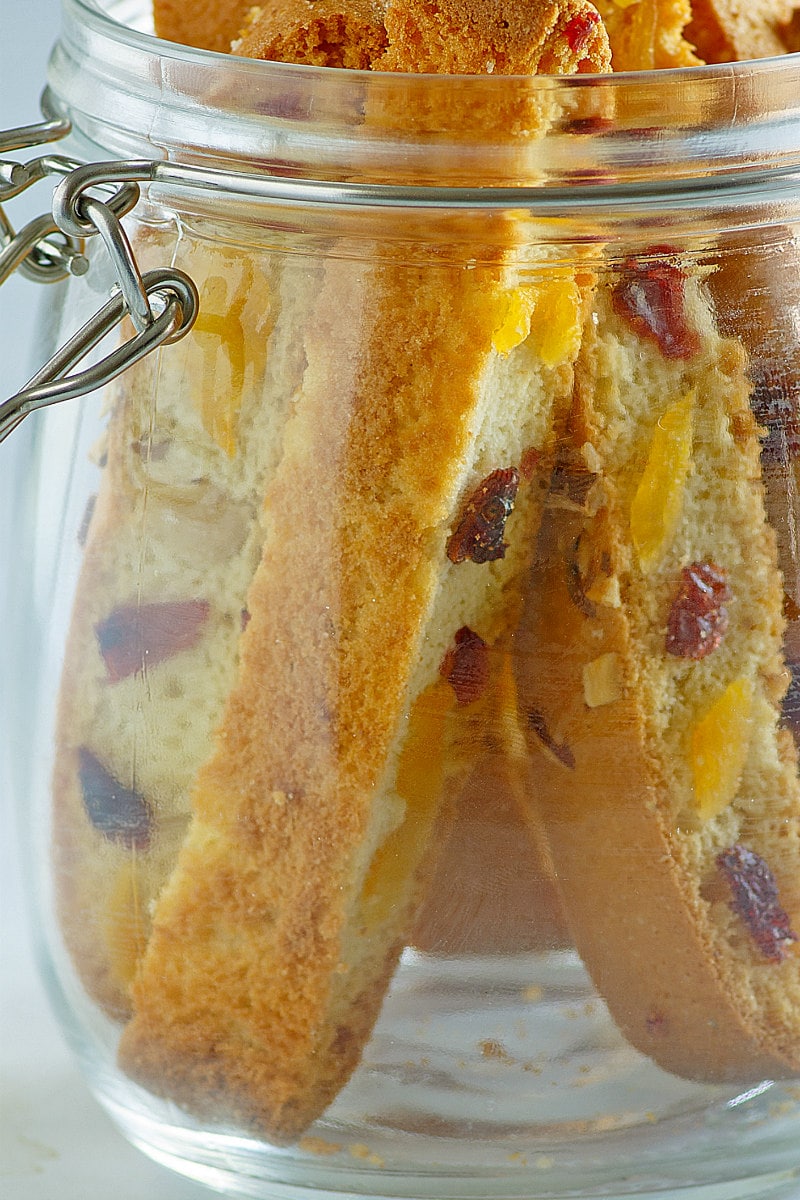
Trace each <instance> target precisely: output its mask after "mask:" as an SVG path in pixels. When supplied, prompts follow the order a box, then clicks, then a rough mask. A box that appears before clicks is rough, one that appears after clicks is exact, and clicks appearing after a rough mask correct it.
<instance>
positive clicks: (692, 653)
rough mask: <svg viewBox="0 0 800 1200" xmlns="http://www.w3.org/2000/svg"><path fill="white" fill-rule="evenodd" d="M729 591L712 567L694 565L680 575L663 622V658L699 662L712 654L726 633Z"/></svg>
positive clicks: (697, 563)
mask: <svg viewBox="0 0 800 1200" xmlns="http://www.w3.org/2000/svg"><path fill="white" fill-rule="evenodd" d="M730 599H731V591H730V588H729V587H728V583H727V580H726V578H725V572H724V571H722V570H721V569H720V568H719V567H716V566H714V564H713V563H705V562H695V563H692V565H691V566H690V567H684V568H683V570H682V571H681V582H680V586H679V588H678V591H677V594H676V595H675V598H674V599H673V601H672V606H671V608H670V610H669V617H668V618H667V637H666V650H667V654H673V655H675V656H676V657H677V658H692V659H695V660H696V661H699V660H700V659H701V658H705V657H706V655H708V654H710V653H711V652H712V650H716V648H717V646H718V645H719V644H720V642H721V641H722V639H723V637H724V636H725V634H726V633H727V632H728V624H729V621H728V610H727V608H726V607H725V605H726V604H728V603H729V602H730Z"/></svg>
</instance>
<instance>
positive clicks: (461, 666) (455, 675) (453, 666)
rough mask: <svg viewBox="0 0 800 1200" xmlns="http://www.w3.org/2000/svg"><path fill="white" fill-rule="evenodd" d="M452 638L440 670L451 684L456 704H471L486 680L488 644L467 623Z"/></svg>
mask: <svg viewBox="0 0 800 1200" xmlns="http://www.w3.org/2000/svg"><path fill="white" fill-rule="evenodd" d="M453 641H454V644H453V645H452V646H451V647H450V649H449V650H448V651H447V653H446V654H445V656H444V658H443V659H442V664H441V666H440V667H439V673H440V674H441V675H442V676H443V677H444V678H445V679H446V680H447V682H448V683H449V684H450V686H451V687H452V689H453V691H454V692H455V694H456V700H457V701H458V703H459V704H472V703H473V702H474V701H475V700H479V699H480V697H481V696H482V695H483V693H484V692H485V690H486V687H487V684H488V683H489V653H488V648H487V646H486V642H484V640H483V638H482V637H479V636H478V634H477V633H474V632H473V630H471V629H470V628H469V626H468V625H462V626H461V628H460V629H459V630H458V632H457V633H456V635H455V638H454V640H453Z"/></svg>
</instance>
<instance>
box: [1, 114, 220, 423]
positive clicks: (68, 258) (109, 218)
mask: <svg viewBox="0 0 800 1200" xmlns="http://www.w3.org/2000/svg"><path fill="white" fill-rule="evenodd" d="M42 112H43V114H44V116H45V118H46V120H45V121H44V122H43V123H42V124H40V125H30V126H25V127H24V128H21V129H12V130H9V131H8V132H7V133H5V134H3V133H0V153H3V152H5V151H8V150H19V149H23V148H25V147H26V146H33V145H40V144H41V143H42V142H46V141H50V140H53V139H55V138H60V137H63V136H64V135H65V133H67V132H68V131H69V122H68V121H66V120H65V119H64V118H63V117H59V116H58V114H57V111H56V108H55V105H54V103H53V100H52V98H51V97H50V96H49V94H48V93H47V92H45V94H44V96H43V97H42ZM154 166H155V164H153V163H150V162H148V161H146V160H138V159H137V160H129V161H121V162H110V163H91V164H80V163H76V162H74V161H72V160H70V159H66V158H63V157H61V156H58V155H45V156H43V157H41V158H37V159H34V160H33V161H32V162H29V163H18V162H15V161H14V160H9V159H2V158H0V283H2V282H3V280H4V279H6V278H7V277H8V275H10V274H11V272H12V271H14V270H15V269H17V268H19V269H20V270H21V271H22V272H23V273H24V274H26V275H27V276H28V277H29V278H33V279H36V280H38V281H39V282H45V283H46V282H53V281H54V280H56V279H62V278H64V276H65V274H67V273H71V274H74V275H80V274H83V273H84V272H85V271H86V270H87V269H88V260H87V259H86V258H85V256H84V254H83V243H84V241H85V240H86V239H87V238H90V237H93V236H94V235H95V234H99V235H100V238H101V240H102V242H103V243H104V245H105V248H106V250H107V252H108V254H109V256H110V258H111V261H112V263H113V266H114V270H115V274H116V277H117V283H118V286H119V292H118V294H116V295H114V296H112V298H111V299H110V300H109V301H108V302H107V303H106V304H105V305H104V306H103V308H102V309H100V311H99V312H97V313H96V314H95V315H94V317H92V318H91V319H90V320H89V321H87V322H86V324H85V325H84V326H83V327H82V328H81V329H79V330H78V332H77V333H76V334H75V335H74V336H73V337H72V338H71V339H70V340H69V342H68V343H67V344H66V345H65V346H63V347H62V348H61V349H60V350H59V351H58V352H57V353H56V354H54V355H53V357H52V358H51V359H50V361H49V362H47V363H46V364H45V366H44V367H42V368H41V370H39V371H37V373H36V374H35V375H34V377H33V378H32V379H31V380H29V381H28V383H27V384H26V385H25V387H24V388H23V389H22V391H20V392H18V393H17V394H16V395H15V396H12V397H11V398H10V399H9V400H7V401H6V402H5V403H2V404H0V442H1V441H3V440H4V438H6V437H7V436H8V434H9V433H10V432H11V431H12V430H13V429H15V428H16V427H17V425H18V424H19V423H20V421H21V420H22V419H23V418H24V417H25V416H26V415H27V414H28V413H29V412H32V411H34V410H35V409H37V408H42V407H45V406H46V405H50V404H55V403H57V402H58V401H61V400H66V399H69V398H72V397H75V396H81V395H85V394H86V393H87V392H90V391H94V390H95V389H96V388H98V387H101V386H103V385H104V384H106V383H108V382H109V381H110V380H112V379H114V378H116V376H117V375H119V374H121V372H122V371H124V370H126V369H127V368H128V367H130V366H132V365H133V364H134V363H135V362H138V361H139V360H140V359H141V358H143V357H144V356H145V355H146V354H149V353H150V352H151V350H154V349H156V348H157V347H158V346H161V345H162V344H165V343H170V342H174V341H178V340H179V339H180V338H182V337H183V336H184V335H185V334H186V333H188V331H189V329H190V328H191V327H192V325H193V324H194V321H195V318H196V316H197V311H198V307H199V300H198V295H197V289H196V288H195V286H194V283H193V282H192V280H191V279H190V278H189V277H188V276H187V275H185V274H184V273H183V272H182V271H179V270H177V269H175V268H165V269H162V270H157V271H149V272H147V273H146V274H145V275H144V276H143V275H142V274H141V272H140V271H139V268H138V266H137V263H136V259H135V256H134V254H133V250H132V248H131V245H130V242H129V241H128V237H127V235H126V233H125V230H124V229H123V227H122V224H121V218H122V217H123V216H125V214H126V213H128V212H130V211H131V209H132V208H134V206H135V205H136V203H137V201H138V199H139V186H138V182H137V181H143V180H148V179H151V178H152V177H153V172H154ZM50 176H63V178H62V179H61V182H60V183H59V184H58V186H57V187H56V190H55V193H54V195H53V205H52V215H50V214H46V215H43V216H42V217H37V218H35V219H34V220H33V221H30V222H29V223H28V224H27V225H26V226H25V227H24V228H23V229H22V230H20V231H19V232H18V233H17V232H15V230H14V228H13V226H12V225H11V222H10V221H9V219H8V217H7V215H6V214H5V212H4V211H3V208H2V204H3V203H4V202H6V201H7V200H9V199H11V198H13V197H14V196H17V195H18V194H19V193H20V192H22V191H24V190H25V189H26V188H28V187H30V186H32V184H34V183H36V182H38V181H39V180H40V179H44V178H46V177H50ZM126 316H128V317H130V320H131V322H132V324H133V327H134V334H133V336H132V337H131V338H129V339H128V340H127V341H126V342H123V343H122V344H120V345H119V346H117V347H116V349H114V350H112V351H111V352H110V353H109V354H107V355H106V356H105V357H104V358H102V359H101V360H100V362H98V363H96V364H94V365H93V366H91V367H88V368H85V369H83V370H81V371H79V372H74V368H75V367H76V366H77V365H78V364H79V363H80V362H81V361H82V360H83V359H84V358H85V357H86V356H87V355H88V354H89V353H90V352H91V351H92V350H94V348H95V347H96V346H97V345H98V344H99V343H100V342H101V341H102V339H103V338H104V337H105V336H106V335H107V334H109V333H111V332H112V331H113V330H114V329H115V328H116V327H117V326H118V325H119V324H120V323H121V322H122V320H123V318H124V317H126Z"/></svg>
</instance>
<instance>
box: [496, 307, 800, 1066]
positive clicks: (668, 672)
mask: <svg viewBox="0 0 800 1200" xmlns="http://www.w3.org/2000/svg"><path fill="white" fill-rule="evenodd" d="M609 301H610V297H609V295H608V294H607V293H606V294H605V295H601V296H600V299H599V301H598V313H599V325H598V329H597V332H596V335H594V336H593V337H591V338H589V339H588V340H587V342H586V343H585V346H584V351H583V356H582V367H581V372H582V385H581V387H580V390H579V407H578V409H577V411H576V427H575V443H576V445H577V446H578V447H582V448H583V453H584V456H585V455H587V454H588V458H589V460H590V461H591V463H592V464H593V469H594V470H595V471H597V472H598V481H597V491H596V493H595V497H594V503H593V506H592V509H591V511H587V512H586V513H584V514H582V515H581V514H573V515H571V516H568V517H566V516H564V515H562V516H561V517H559V516H558V514H556V513H553V514H552V515H551V516H550V517H549V518H548V521H547V523H546V526H545V528H544V529H543V534H542V543H541V549H540V561H539V564H538V567H537V570H536V571H535V573H534V577H533V581H532V585H531V592H530V606H529V610H528V613H527V616H526V620H525V622H524V624H523V630H522V631H521V633H520V635H519V639H518V645H517V650H518V661H519V664H520V691H521V695H522V700H523V705H524V707H525V708H529V709H533V710H535V711H539V712H541V713H542V714H544V716H545V719H546V721H547V722H548V724H549V727H550V732H551V734H552V736H553V737H554V738H556V739H557V740H558V741H559V742H562V743H563V744H567V745H569V747H570V750H571V756H572V765H570V764H569V763H554V762H553V761H551V760H549V759H546V760H540V765H539V768H538V771H537V774H538V778H539V783H540V787H539V789H538V790H537V793H536V796H535V800H536V802H537V803H538V805H539V808H540V812H541V815H542V819H543V822H544V825H545V829H546V833H547V837H548V840H549V843H550V846H551V850H552V853H553V859H554V863H555V870H556V874H557V877H558V879H559V884H560V887H561V890H562V895H563V897H564V903H565V908H566V913H567V918H568V920H569V921H570V923H571V925H572V928H573V933H574V935H575V939H576V945H577V947H578V950H579V952H580V953H581V955H582V957H583V959H584V962H585V963H586V965H587V967H588V969H589V970H590V972H591V973H592V975H593V977H594V979H595V982H596V984H597V987H598V989H599V991H600V992H601V994H602V995H603V996H604V997H605V999H606V1000H607V1002H608V1004H609V1007H610V1009H611V1012H612V1015H613V1016H614V1018H615V1020H616V1021H617V1023H618V1025H619V1026H620V1028H621V1030H622V1032H623V1033H624V1034H625V1036H626V1037H627V1038H628V1039H629V1040H630V1041H631V1043H632V1044H633V1045H634V1046H636V1047H637V1048H638V1049H640V1050H642V1051H643V1052H644V1053H646V1054H649V1055H651V1056H652V1057H653V1058H654V1059H655V1060H656V1061H657V1062H658V1063H659V1064H660V1065H661V1066H662V1067H664V1068H665V1069H667V1070H670V1071H673V1072H675V1073H677V1074H680V1075H685V1076H687V1077H690V1078H695V1079H704V1080H730V1081H736V1082H744V1081H751V1080H756V1079H760V1078H764V1077H766V1076H773V1077H774V1076H785V1075H792V1074H796V1073H797V1072H798V1071H800V1036H798V1035H799V1034H800V1030H798V1022H797V1011H798V1007H800V981H799V980H798V973H799V972H800V957H799V956H798V955H797V953H796V950H795V949H794V946H793V944H792V943H789V942H786V943H785V944H784V943H781V945H780V946H779V947H777V946H776V947H774V948H773V949H775V950H776V956H777V957H778V958H780V957H781V956H782V955H784V956H785V957H784V958H783V961H772V960H771V959H769V958H767V957H765V954H764V953H763V952H762V950H761V949H760V948H759V945H758V943H757V940H756V936H755V932H754V930H753V929H749V928H748V926H747V925H746V923H745V921H744V920H743V918H742V916H741V915H739V914H738V913H736V912H734V911H733V909H732V907H731V903H732V893H731V890H730V887H729V885H728V882H727V881H726V878H725V875H724V872H723V871H722V870H721V868H720V865H719V860H718V856H719V855H720V854H721V853H723V852H725V851H727V850H729V849H730V848H731V846H732V845H734V844H742V845H745V846H746V847H747V848H748V849H749V850H751V851H753V852H754V853H755V854H757V855H759V856H760V858H762V859H763V860H764V861H765V862H766V863H767V865H768V867H769V868H770V870H771V871H772V873H773V875H774V877H775V880H776V881H777V886H778V891H779V896H780V900H781V903H782V905H783V906H784V908H785V909H786V911H787V913H788V915H789V919H790V920H791V922H792V924H793V927H794V929H797V925H798V916H799V915H800V892H799V891H798V887H797V875H798V871H797V864H798V861H800V822H798V813H800V797H799V796H798V783H797V777H796V769H797V768H796V755H795V753H794V750H793V748H792V747H791V745H790V741H789V739H788V738H787V737H786V735H785V734H783V733H781V732H780V731H779V730H778V727H777V726H778V712H777V711H776V707H775V705H776V702H779V698H780V691H781V688H780V685H779V684H778V679H779V677H780V674H781V671H782V664H781V656H780V643H781V634H782V620H781V615H780V614H781V596H782V588H781V581H780V576H779V573H778V571H777V565H776V551H775V543H774V538H773V536H772V534H771V531H770V530H769V528H768V526H767V524H766V522H765V519H764V507H763V499H762V495H761V487H760V479H759V474H760V473H759V463H758V443H757V440H756V437H755V425H754V422H753V421H752V418H751V417H750V416H749V410H748V409H747V393H748V386H747V381H746V377H745V369H746V360H745V359H744V357H743V355H742V352H741V349H740V348H738V347H737V346H736V345H735V344H734V343H731V342H726V341H725V340H723V339H720V338H718V336H717V335H716V334H715V332H714V331H713V328H712V326H711V324H710V318H709V315H708V311H707V308H706V307H705V303H704V301H703V298H702V293H701V292H698V293H697V295H696V298H695V303H694V307H693V317H694V319H695V322H696V327H697V329H698V330H699V331H700V333H701V343H700V347H699V349H698V353H697V354H696V355H694V356H693V357H692V358H691V360H690V361H688V362H686V363H685V364H683V365H681V364H676V363H674V362H673V363H671V364H670V363H667V362H666V360H662V361H661V362H659V355H660V352H659V351H658V350H657V349H656V348H654V346H653V345H652V344H651V343H647V342H644V341H642V342H639V341H638V339H637V338H636V337H635V335H633V334H632V332H631V331H630V330H629V329H627V328H626V326H625V323H624V322H623V321H622V320H621V319H620V317H619V316H618V315H617V314H615V313H614V312H613V311H612V310H611V305H610V302H609ZM612 364H613V368H612ZM650 389H652V391H651V390H650ZM693 389H696V400H695V401H694V404H695V432H694V435H693V456H694V468H693V472H692V473H690V474H689V475H688V476H687V480H686V484H685V489H686V490H685V496H684V497H683V510H682V516H681V518H680V520H679V523H678V525H677V528H676V530H675V533H674V535H673V537H672V538H671V539H669V541H668V544H666V545H665V546H664V547H663V552H662V557H661V561H659V562H658V564H657V565H656V566H655V567H650V568H649V569H648V571H647V572H646V573H645V572H644V571H643V568H642V567H641V566H640V565H639V563H638V558H637V555H636V553H635V551H634V548H633V546H632V542H631V533H630V529H631V524H630V522H631V516H630V513H631V503H632V495H633V494H634V493H635V490H636V487H637V486H638V480H639V479H640V477H641V474H642V470H643V463H644V461H646V456H647V450H648V446H649V444H650V438H651V436H653V429H654V422H655V421H656V420H657V419H658V418H659V415H660V414H662V413H663V412H664V411H665V409H666V408H667V406H668V405H669V403H670V400H673V401H674V400H676V399H678V398H680V397H681V396H684V395H686V394H687V393H688V394H690V395H691V394H692V391H693ZM648 410H649V415H648ZM737 414H738V415H737ZM620 420H624V421H626V422H628V423H629V427H628V430H627V432H623V431H621V429H620V425H619V421H620ZM587 448H588V449H587ZM576 547H579V548H580V550H579V553H580V555H581V561H586V558H587V557H589V558H591V559H592V561H597V562H602V563H604V564H605V566H604V570H605V572H606V573H607V575H608V579H609V581H610V582H611V581H613V582H614V584H615V586H614V587H607V588H606V589H605V590H606V593H607V602H606V603H595V604H593V605H592V606H591V609H589V610H588V611H587V608H586V606H585V605H582V604H580V603H576V598H575V589H574V586H573V587H570V585H569V580H570V579H571V578H572V579H574V575H573V574H572V573H571V572H572V570H573V566H574V563H575V561H576V560H575V555H576V552H577V551H576ZM695 560H706V561H709V560H712V561H715V562H716V563H717V564H718V565H721V566H722V567H724V569H725V570H726V572H727V578H728V582H729V585H730V589H731V592H732V596H733V599H732V600H731V602H730V628H729V630H728V632H727V634H726V635H725V637H724V639H723V641H722V642H721V644H720V646H719V647H718V648H717V649H716V650H714V651H713V652H712V653H711V654H709V655H708V656H707V657H705V658H704V659H702V661H694V660H690V659H685V658H675V657H672V656H670V655H668V654H667V653H666V651H665V643H664V638H665V627H666V618H667V614H668V613H669V611H670V606H671V603H672V600H673V598H674V596H675V591H676V587H677V580H678V573H679V570H680V568H681V567H682V566H684V565H686V564H687V563H689V562H692V561H695ZM571 564H572V565H571ZM545 630H546V631H547V636H546V637H544V636H543V631H545ZM605 656H613V662H614V664H615V672H614V679H613V681H612V682H613V686H609V687H608V690H607V691H606V694H605V695H600V696H598V695H597V694H596V693H595V694H593V695H591V696H590V695H589V692H588V691H587V688H586V680H587V671H588V672H589V673H591V671H592V664H595V663H597V662H598V661H599V660H600V659H601V657H602V658H603V660H604V661H606V659H605ZM740 678H749V679H750V680H752V688H753V697H754V699H753V707H752V711H751V712H750V714H749V715H748V716H747V717H742V718H741V719H740V723H739V725H738V727H737V729H736V732H735V734H733V735H732V741H734V742H737V743H739V742H740V743H743V744H744V746H745V747H746V754H745V756H744V765H743V767H742V771H741V774H740V778H739V779H738V780H734V781H733V787H732V790H733V791H735V794H734V795H733V796H726V797H723V798H722V799H723V800H724V801H725V802H724V803H722V804H721V807H720V809H719V811H718V812H717V813H716V814H714V815H711V816H708V815H706V816H703V815H702V814H701V813H700V812H698V807H697V805H698V803H699V801H698V799H697V793H696V791H695V788H696V786H699V784H698V780H699V779H700V778H701V777H700V776H698V775H697V774H695V775H694V783H693V781H692V779H693V777H692V772H691V768H690V757H691V755H692V753H693V750H692V747H693V745H694V744H695V743H694V742H693V737H694V734H695V731H696V729H697V728H698V725H699V721H700V718H701V717H702V715H703V714H704V713H707V712H708V711H709V706H710V705H711V704H712V702H713V701H714V700H715V698H716V697H718V696H719V694H720V692H721V691H722V690H723V689H724V688H725V687H726V686H727V685H728V684H729V682H730V681H731V679H733V680H736V679H740ZM729 744H730V743H729ZM531 745H532V749H534V748H535V741H534V740H533V739H532V742H531ZM726 752H729V750H727V748H726Z"/></svg>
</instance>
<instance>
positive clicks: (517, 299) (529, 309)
mask: <svg viewBox="0 0 800 1200" xmlns="http://www.w3.org/2000/svg"><path fill="white" fill-rule="evenodd" d="M535 303H536V291H535V289H534V288H532V287H524V288H522V287H519V288H513V289H512V290H511V291H509V292H504V293H503V295H502V296H500V297H499V301H498V307H499V310H500V311H499V323H498V325H497V326H496V328H495V330H494V333H493V334H492V345H493V346H494V348H495V350H496V351H497V353H498V354H509V353H510V352H511V351H512V350H513V349H514V347H515V346H519V345H520V344H521V343H522V342H524V341H525V339H526V338H527V336H528V334H529V333H530V331H531V314H532V313H533V306H534V304H535Z"/></svg>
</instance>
